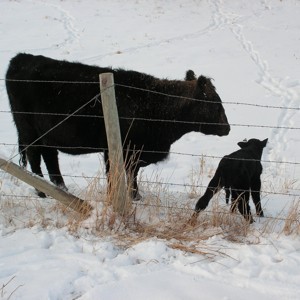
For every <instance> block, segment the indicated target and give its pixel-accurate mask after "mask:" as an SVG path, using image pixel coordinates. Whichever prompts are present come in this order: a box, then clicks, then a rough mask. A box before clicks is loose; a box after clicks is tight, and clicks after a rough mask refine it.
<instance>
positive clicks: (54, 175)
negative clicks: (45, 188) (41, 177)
mask: <svg viewBox="0 0 300 300" xmlns="http://www.w3.org/2000/svg"><path fill="white" fill-rule="evenodd" d="M42 156H43V159H44V162H45V164H46V167H47V170H48V173H49V177H50V180H51V182H53V183H54V184H55V185H57V186H58V187H60V188H61V189H64V190H68V189H67V187H66V185H65V182H64V180H63V178H62V176H61V173H60V169H59V164H58V151H57V150H56V149H53V148H42Z"/></svg>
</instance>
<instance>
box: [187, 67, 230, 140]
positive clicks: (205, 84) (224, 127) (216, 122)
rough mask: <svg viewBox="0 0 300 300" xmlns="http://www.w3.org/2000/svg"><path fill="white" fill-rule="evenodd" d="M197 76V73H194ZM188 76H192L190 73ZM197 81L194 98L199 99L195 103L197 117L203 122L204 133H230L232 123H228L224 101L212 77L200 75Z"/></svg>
mask: <svg viewBox="0 0 300 300" xmlns="http://www.w3.org/2000/svg"><path fill="white" fill-rule="evenodd" d="M194 76H195V75H194ZM186 78H192V74H191V73H190V74H189V77H188V73H187V76H186ZM195 81H196V88H195V92H194V98H195V99H197V100H198V101H196V102H195V104H194V105H193V109H195V110H197V112H195V114H196V115H197V116H196V118H197V119H198V120H199V122H201V123H202V124H201V126H200V131H201V132H202V133H204V134H215V135H219V136H223V135H228V134H229V131H230V125H229V123H228V120H227V117H226V114H225V109H224V107H223V105H222V101H221V99H220V97H219V95H218V93H217V92H216V89H215V87H214V85H213V84H212V82H211V79H209V78H207V77H205V76H200V77H199V78H198V79H197V80H195Z"/></svg>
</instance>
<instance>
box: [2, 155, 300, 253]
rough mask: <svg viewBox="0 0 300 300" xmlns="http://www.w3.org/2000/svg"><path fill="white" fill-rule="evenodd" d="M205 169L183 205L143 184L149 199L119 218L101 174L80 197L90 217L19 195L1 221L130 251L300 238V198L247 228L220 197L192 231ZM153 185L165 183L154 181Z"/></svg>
mask: <svg viewBox="0 0 300 300" xmlns="http://www.w3.org/2000/svg"><path fill="white" fill-rule="evenodd" d="M205 168H207V166H206V165H205V162H204V161H203V159H202V160H200V165H199V169H198V170H197V172H194V173H193V176H192V177H191V181H192V182H191V185H192V186H193V185H196V186H197V187H194V188H192V189H191V190H190V191H188V192H187V193H185V194H183V195H185V196H184V197H186V201H184V200H182V198H184V197H183V196H182V195H179V196H178V195H177V193H174V192H170V191H169V190H168V188H169V187H168V185H167V184H160V183H150V182H148V183H147V182H145V183H143V184H142V190H143V192H144V194H145V195H144V197H143V201H140V202H137V203H134V204H133V205H129V206H128V208H127V210H128V211H127V213H126V214H124V215H120V214H118V213H116V212H114V210H113V206H112V203H113V197H114V195H115V194H116V190H115V186H111V188H110V189H109V191H108V192H105V190H106V184H103V181H101V180H100V179H99V178H100V177H102V176H103V172H99V175H98V176H96V177H95V178H94V179H92V180H89V182H88V186H87V188H86V189H85V190H84V191H81V192H80V193H78V196H79V197H80V198H82V199H86V200H87V201H88V203H89V204H91V205H92V206H93V208H94V210H93V212H92V214H91V215H90V216H88V215H87V214H79V213H76V212H74V211H73V210H71V209H69V208H66V207H64V206H63V205H61V204H58V203H56V202H55V201H54V200H52V199H39V198H37V197H32V198H30V197H27V198H25V199H22V201H20V199H19V198H18V197H17V196H16V197H15V198H14V197H11V198H10V199H1V202H0V210H1V212H2V213H1V215H2V220H4V224H5V226H7V227H15V228H20V227H32V226H36V225H38V226H42V227H45V228H46V227H48V228H49V227H55V228H62V227H67V228H68V229H69V231H70V232H71V233H72V234H74V235H80V234H81V232H82V230H87V231H88V232H90V233H91V234H93V235H95V236H99V237H103V236H110V237H114V238H115V241H116V244H119V245H120V246H122V247H130V246H132V245H134V244H137V243H139V242H141V241H143V240H147V239H150V238H153V237H156V238H159V239H163V240H165V241H166V242H167V243H168V245H169V246H170V247H172V248H174V249H178V250H181V251H184V252H191V253H198V254H204V255H206V256H213V255H215V254H218V255H220V254H223V253H222V250H220V249H212V248H211V247H210V248H208V247H207V246H206V242H205V241H206V240H207V239H209V238H210V237H213V236H216V235H218V236H219V237H220V238H223V239H226V240H229V241H232V242H238V243H245V242H246V243H257V242H258V239H257V232H259V234H260V235H261V236H264V235H268V234H270V233H274V232H276V233H278V234H279V235H280V234H285V235H299V234H300V199H299V198H298V199H295V201H294V202H293V204H292V205H291V206H290V207H287V208H286V209H284V210H283V211H282V212H280V213H279V214H278V215H277V216H274V217H266V218H256V223H255V224H254V225H249V223H248V222H246V221H245V220H244V218H243V217H242V216H241V215H240V214H239V213H230V208H229V206H227V205H225V196H224V194H223V193H222V192H221V193H219V194H218V195H216V196H215V197H214V198H213V200H212V201H211V204H210V206H209V207H208V208H207V209H206V210H205V211H203V212H201V213H200V214H199V216H198V217H197V219H195V220H194V224H193V226H191V222H190V221H191V216H192V214H193V207H194V204H195V200H191V199H190V197H191V196H193V197H196V196H199V194H198V190H197V188H198V186H199V185H202V177H203V174H204V169H205ZM115 176H116V175H115ZM197 176H198V178H197ZM154 181H156V182H160V181H161V180H159V178H156V180H154ZM199 183H201V184H199ZM18 184H19V183H18ZM292 184H294V181H293V182H292ZM0 185H1V182H0ZM140 186H141V184H140ZM288 188H291V182H287V181H286V182H285V184H284V185H283V186H282V188H281V189H282V190H286V189H288ZM277 191H278V189H277ZM12 192H13V191H12ZM127 195H128V193H127V194H126V195H124V197H125V198H128V196H127ZM4 212H5V213H4ZM287 212H288V213H287ZM1 215H0V217H1ZM254 231H255V232H256V234H254ZM252 237H255V238H254V239H253V238H252Z"/></svg>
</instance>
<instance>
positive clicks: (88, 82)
mask: <svg viewBox="0 0 300 300" xmlns="http://www.w3.org/2000/svg"><path fill="white" fill-rule="evenodd" d="M0 81H11V82H28V83H29V82H30V83H52V84H53V83H59V84H97V85H99V81H69V80H29V79H4V78H0ZM114 86H119V87H123V88H128V89H134V90H139V91H143V92H147V93H152V94H156V95H161V96H166V97H171V98H177V99H185V100H190V101H196V102H206V103H212V101H209V100H205V99H196V98H192V97H184V96H178V95H172V94H167V93H163V92H158V91H153V90H149V89H144V88H139V87H135V86H130V85H125V84H119V83H115V84H114ZM222 104H228V105H244V106H252V107H259V108H267V109H285V110H300V107H286V106H276V105H262V104H254V103H244V102H238V101H222Z"/></svg>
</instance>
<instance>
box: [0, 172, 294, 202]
mask: <svg viewBox="0 0 300 300" xmlns="http://www.w3.org/2000/svg"><path fill="white" fill-rule="evenodd" d="M0 173H4V174H7V173H6V172H5V171H1V170H0ZM58 175H60V174H49V173H43V176H58ZM61 176H62V177H67V178H68V177H69V178H81V179H92V180H95V179H97V180H101V181H104V182H105V183H106V182H107V178H106V177H100V176H88V175H71V174H62V175H61ZM138 182H139V183H140V184H151V185H166V186H176V187H184V188H202V189H206V188H208V186H207V185H202V184H191V183H175V182H166V181H152V180H143V179H140V180H139V181H138ZM221 190H224V189H221ZM288 190H289V191H297V192H298V191H300V189H294V188H288ZM231 191H237V192H243V191H244V189H231ZM251 192H253V193H255V192H256V193H257V192H259V193H262V194H267V195H281V196H288V197H300V194H296V193H291V192H275V191H266V190H260V191H253V190H251Z"/></svg>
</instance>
